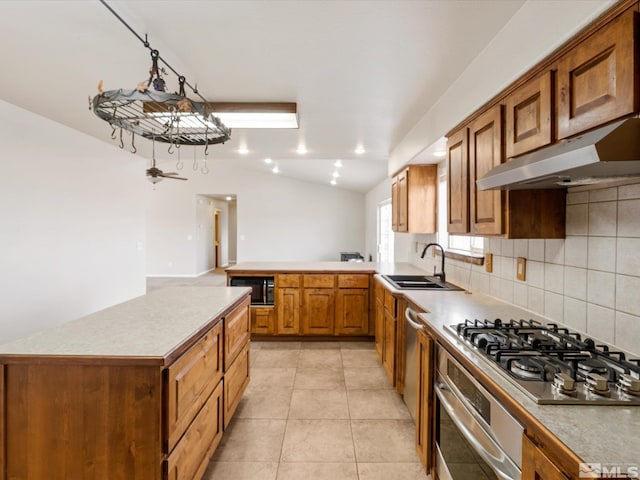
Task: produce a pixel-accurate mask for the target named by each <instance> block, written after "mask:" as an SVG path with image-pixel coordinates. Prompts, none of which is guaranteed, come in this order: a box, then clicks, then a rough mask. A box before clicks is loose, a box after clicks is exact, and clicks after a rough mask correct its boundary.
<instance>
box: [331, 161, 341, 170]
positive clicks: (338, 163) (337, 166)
mask: <svg viewBox="0 0 640 480" xmlns="http://www.w3.org/2000/svg"><path fill="white" fill-rule="evenodd" d="M333 166H334V167H336V168H342V160H336V161H335V163H334V164H333Z"/></svg>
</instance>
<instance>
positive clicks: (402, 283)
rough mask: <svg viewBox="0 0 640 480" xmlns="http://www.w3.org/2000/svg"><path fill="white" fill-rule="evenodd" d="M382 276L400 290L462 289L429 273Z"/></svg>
mask: <svg viewBox="0 0 640 480" xmlns="http://www.w3.org/2000/svg"><path fill="white" fill-rule="evenodd" d="M382 278H384V279H385V280H386V281H387V282H389V283H390V284H391V285H393V286H394V287H396V288H397V289H398V290H462V289H461V288H460V287H457V286H455V285H452V284H451V283H447V282H443V281H442V280H440V279H439V278H438V277H433V276H427V275H382Z"/></svg>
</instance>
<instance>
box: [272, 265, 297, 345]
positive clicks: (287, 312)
mask: <svg viewBox="0 0 640 480" xmlns="http://www.w3.org/2000/svg"><path fill="white" fill-rule="evenodd" d="M301 277H302V276H301V275H297V274H279V275H277V276H276V298H275V302H276V323H277V328H276V333H277V334H278V335H299V334H300V286H301V284H302V279H301Z"/></svg>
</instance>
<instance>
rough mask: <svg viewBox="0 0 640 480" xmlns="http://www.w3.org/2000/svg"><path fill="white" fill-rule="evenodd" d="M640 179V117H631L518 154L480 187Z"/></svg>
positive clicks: (479, 182) (558, 185)
mask: <svg viewBox="0 0 640 480" xmlns="http://www.w3.org/2000/svg"><path fill="white" fill-rule="evenodd" d="M625 177H627V178H634V177H638V179H639V180H640V118H628V119H626V120H622V121H620V122H616V123H613V124H610V125H607V126H605V127H601V128H599V129H597V130H593V131H591V132H588V133H585V134H584V135H581V136H579V137H575V138H571V139H569V140H563V141H561V142H559V143H557V144H555V145H552V146H550V147H547V148H543V149H541V150H538V151H536V152H532V153H529V154H526V155H522V156H520V157H517V158H514V159H513V160H510V161H508V162H506V163H503V164H502V165H499V166H497V167H495V168H493V169H492V170H491V171H489V173H487V174H486V175H485V176H484V177H482V178H481V179H479V180H477V182H476V183H477V186H478V188H479V189H480V190H497V189H501V190H507V189H509V190H522V189H533V188H561V187H570V186H575V185H589V184H594V183H602V182H605V181H612V180H619V179H621V178H625Z"/></svg>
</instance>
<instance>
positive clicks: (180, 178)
mask: <svg viewBox="0 0 640 480" xmlns="http://www.w3.org/2000/svg"><path fill="white" fill-rule="evenodd" d="M175 175H177V173H176V174H175ZM158 176H159V177H162V178H173V179H174V180H189V179H188V178H184V177H176V176H174V175H167V174H166V173H162V174H159V175H158Z"/></svg>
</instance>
